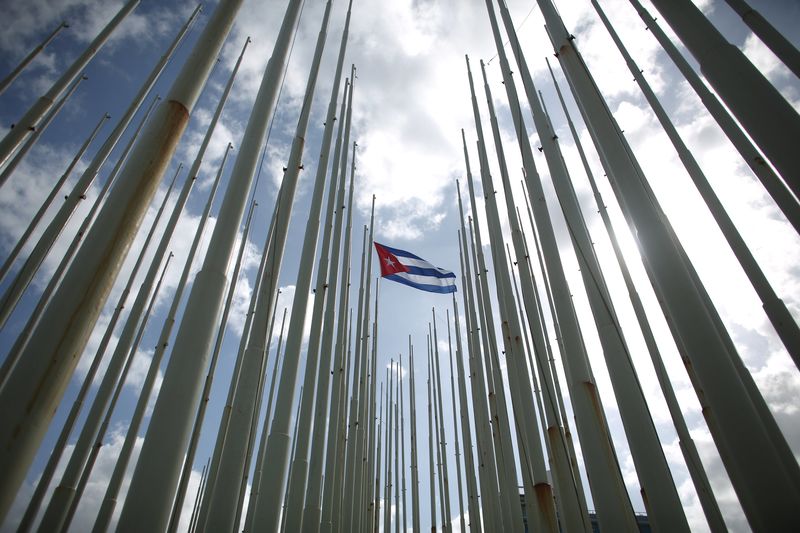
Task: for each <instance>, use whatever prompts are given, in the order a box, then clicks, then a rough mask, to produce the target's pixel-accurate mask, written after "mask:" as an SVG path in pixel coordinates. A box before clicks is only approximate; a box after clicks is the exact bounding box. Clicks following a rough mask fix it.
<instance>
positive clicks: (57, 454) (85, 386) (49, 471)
mask: <svg viewBox="0 0 800 533" xmlns="http://www.w3.org/2000/svg"><path fill="white" fill-rule="evenodd" d="M176 177H177V174H176ZM170 191H171V189H170ZM169 196H170V194H169V193H167V194H165V195H164V199H163V201H162V203H161V206H160V207H159V209H158V212H157V213H156V216H155V218H154V219H153V223H152V225H151V226H150V231H149V232H148V234H147V236H146V237H145V240H144V243H143V244H142V249H141V250H140V252H139V255H138V257H137V258H136V261H135V263H134V264H133V267H132V268H131V272H130V275H129V276H128V281H127V283H126V284H125V287H124V288H123V289H122V292H121V293H120V297H119V300H118V301H117V305H116V307H115V308H114V311H113V313H112V315H111V318H110V320H109V322H108V325H107V326H106V331H105V333H104V334H103V337H102V339H101V340H100V344H99V345H98V348H97V351H96V352H95V356H94V358H93V359H92V363H91V364H90V365H89V369H88V370H87V371H86V376H84V378H83V383H82V384H81V388H80V390H79V391H78V394H77V395H76V397H75V399H74V400H73V404H72V407H71V408H70V411H69V413H68V414H67V417H66V419H65V420H64V424H63V426H62V428H61V433H59V436H58V439H57V440H56V443H55V445H54V446H53V449H52V451H51V452H50V457H49V458H48V460H47V464H46V465H45V467H44V469H43V470H42V473H41V474H40V476H39V481H38V482H37V484H36V490H35V491H34V493H33V496H31V499H30V500H29V502H28V506H27V508H26V509H25V514H24V515H23V517H22V520H21V522H20V524H19V526H18V528H17V531H18V532H20V533H23V532H25V531H28V530H30V529H31V528H32V526H33V521H34V520H35V519H36V515H37V513H38V512H39V507H40V506H41V504H42V501H43V500H44V496H45V494H46V492H47V489H48V487H49V485H50V482H51V481H52V479H53V475H54V474H55V470H56V467H57V466H58V463H59V461H60V460H61V456H62V454H63V453H64V450H65V449H66V446H67V440H68V439H69V436H70V434H71V433H72V429H73V427H74V425H75V421H76V420H77V418H78V415H80V411H81V408H82V407H83V401H84V399H85V398H86V395H87V394H88V393H89V389H90V387H91V385H92V383H93V382H94V377H95V374H96V373H97V370H98V369H99V368H100V364H101V363H102V361H103V355H105V351H106V347H107V346H108V343H109V342H110V340H111V337H112V335H113V333H114V329H115V326H116V325H117V321H118V320H119V317H120V316H121V314H122V311H123V309H124V308H125V303H126V301H127V299H128V295H129V294H130V291H131V289H132V288H133V283H134V281H135V280H136V275H137V274H138V273H139V268H141V266H142V263H143V261H144V258H145V255H146V253H147V250H148V248H149V244H150V241H151V240H152V238H153V236H154V235H155V232H156V229H157V227H158V223H159V222H160V220H161V215H162V214H163V212H164V207H165V206H166V204H167V200H168V199H169Z"/></svg>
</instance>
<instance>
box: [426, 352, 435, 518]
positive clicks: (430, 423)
mask: <svg viewBox="0 0 800 533" xmlns="http://www.w3.org/2000/svg"><path fill="white" fill-rule="evenodd" d="M426 344H427V349H428V357H427V361H428V381H427V384H428V472H429V474H430V483H429V484H428V487H429V488H430V493H431V531H432V532H433V533H435V532H436V480H435V478H434V472H435V470H434V468H435V467H434V464H433V449H434V444H433V443H434V436H433V413H432V412H431V357H430V354H431V345H430V337H427V342H426Z"/></svg>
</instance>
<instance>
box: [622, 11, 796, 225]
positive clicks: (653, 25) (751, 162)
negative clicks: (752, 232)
mask: <svg viewBox="0 0 800 533" xmlns="http://www.w3.org/2000/svg"><path fill="white" fill-rule="evenodd" d="M630 2H631V5H633V8H634V9H635V10H636V12H637V13H639V17H641V19H642V21H643V22H644V23H645V27H646V28H647V29H648V30H649V31H650V32H651V33H652V34H653V37H655V38H656V40H657V41H658V43H659V44H660V45H661V47H662V48H663V49H664V51H665V52H666V53H667V55H668V56H669V58H670V59H671V60H672V62H673V63H675V66H676V67H678V70H679V71H680V72H681V74H683V76H684V78H686V81H687V82H688V83H689V85H690V86H691V87H692V89H694V91H695V93H697V96H698V97H699V98H700V100H701V101H702V102H703V105H705V106H706V109H707V110H708V112H709V114H711V116H712V117H713V118H714V120H716V121H717V124H719V127H720V128H721V129H722V131H723V132H724V133H725V135H726V136H727V137H728V140H729V141H731V144H733V146H734V147H735V148H736V150H737V151H738V152H739V154H740V155H741V156H742V159H743V160H744V162H745V163H747V166H749V167H750V170H751V171H752V172H753V174H754V175H755V176H756V177H757V178H758V179H759V180H760V181H761V184H762V185H763V186H764V188H765V189H766V190H767V192H768V193H769V194H770V196H772V199H773V200H775V203H776V204H777V205H778V207H779V208H780V209H781V211H783V214H784V216H786V218H787V219H788V220H789V222H790V223H791V224H792V226H793V227H794V229H795V231H797V232H800V205H798V197H797V195H796V194H792V192H791V191H790V190H789V188H788V187H787V186H786V183H784V182H783V180H782V179H781V178H780V177H779V176H778V175H777V174H776V173H775V172H774V171H773V170H772V167H770V166H769V165H768V164H766V162H765V161H764V156H763V155H762V154H761V152H759V150H758V149H757V148H756V147H755V145H754V144H753V142H752V141H751V140H750V138H749V137H748V136H747V135H745V133H744V132H743V131H742V129H741V128H740V127H739V124H738V123H737V122H736V121H735V120H734V119H733V117H732V116H731V115H730V114H729V112H728V110H727V109H726V108H725V106H723V105H722V103H721V102H720V101H719V99H718V98H717V96H716V95H715V94H714V93H712V92H711V89H709V88H708V86H707V85H706V84H705V82H704V81H703V80H702V79H701V78H700V76H699V75H698V74H697V72H695V70H694V68H693V67H692V66H691V65H690V64H689V61H688V60H687V59H686V58H685V57H683V54H682V53H681V52H680V51H679V50H678V47H677V46H675V44H673V43H672V41H671V40H670V38H669V37H667V34H666V33H664V30H662V29H661V26H660V25H659V24H658V23H657V22H656V20H655V19H654V18H653V17H652V16H651V15H650V13H649V12H648V11H647V10H646V9H645V8H644V7H642V5H641V4H640V3H639V2H638V0H630Z"/></svg>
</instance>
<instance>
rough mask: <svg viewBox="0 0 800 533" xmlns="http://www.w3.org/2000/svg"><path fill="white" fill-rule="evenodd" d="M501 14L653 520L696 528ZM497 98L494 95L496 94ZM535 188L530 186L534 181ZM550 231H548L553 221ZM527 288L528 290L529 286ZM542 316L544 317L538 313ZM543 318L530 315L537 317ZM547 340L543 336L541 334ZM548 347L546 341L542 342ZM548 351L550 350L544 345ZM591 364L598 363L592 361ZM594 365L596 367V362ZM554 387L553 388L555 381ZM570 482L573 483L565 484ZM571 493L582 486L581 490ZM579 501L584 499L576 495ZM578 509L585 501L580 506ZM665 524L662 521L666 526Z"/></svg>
mask: <svg viewBox="0 0 800 533" xmlns="http://www.w3.org/2000/svg"><path fill="white" fill-rule="evenodd" d="M500 4H501V9H500V11H501V15H502V16H503V20H504V22H505V26H506V30H507V33H508V34H509V38H510V39H511V42H512V48H513V50H514V55H515V57H516V61H517V64H518V65H519V67H520V70H521V72H522V81H523V85H524V87H525V92H526V94H527V96H528V101H529V103H530V106H531V111H532V114H533V120H534V123H535V126H536V130H537V131H538V132H539V135H540V137H541V143H542V149H543V151H544V154H545V158H546V160H547V166H548V168H549V170H550V175H551V178H552V181H553V185H554V188H555V191H556V195H557V198H558V200H559V204H560V207H561V210H562V212H563V213H564V216H565V220H566V222H567V227H568V230H569V234H570V238H571V241H572V244H573V247H574V249H575V252H576V256H577V259H578V263H579V265H580V272H581V276H582V278H583V284H584V287H585V289H586V293H587V296H588V298H589V305H590V307H591V309H592V315H593V318H594V321H595V325H596V326H597V331H598V335H599V337H600V344H601V346H602V348H603V355H604V358H605V361H606V365H607V366H608V370H609V376H610V378H611V384H612V386H613V388H614V394H615V396H616V399H617V404H618V406H619V409H620V414H621V418H622V423H623V427H624V428H625V434H626V436H627V441H628V443H629V446H630V450H631V455H632V457H633V461H634V465H635V467H636V472H637V474H638V478H639V481H640V486H641V490H642V497H643V500H644V502H645V503H646V505H647V508H648V512H649V515H650V520H651V522H653V523H655V524H656V525H657V527H661V528H664V529H668V530H671V531H688V530H689V524H688V521H687V520H686V516H685V514H684V512H683V507H682V505H681V501H680V497H679V496H678V491H677V489H676V487H675V483H674V480H673V479H672V474H671V472H670V470H669V465H668V464H667V459H666V457H665V455H664V452H663V450H662V448H661V443H660V442H659V438H658V433H657V432H656V428H655V424H654V423H653V420H652V417H651V415H650V410H649V407H648V405H647V400H646V399H645V396H644V391H642V389H641V385H640V383H639V379H638V376H637V374H636V369H635V367H634V365H633V360H632V355H631V353H630V350H629V349H628V346H627V342H626V339H625V336H624V333H623V332H622V328H621V324H620V322H619V319H618V318H617V316H616V312H615V310H614V305H613V301H612V300H611V295H610V293H609V291H608V288H607V285H606V282H605V278H604V275H603V271H602V268H601V266H600V263H599V261H598V259H597V256H596V255H595V253H594V244H593V241H592V238H591V235H590V234H589V231H588V229H587V226H586V222H585V220H584V219H583V215H582V212H581V209H580V205H579V203H578V198H577V195H576V193H575V190H574V188H573V186H572V183H571V181H570V177H569V173H568V171H567V168H566V164H565V163H564V158H563V156H562V154H561V149H560V147H559V144H558V141H557V136H556V135H555V134H554V133H553V132H552V131H550V130H549V128H548V125H547V119H546V118H545V116H544V111H543V110H542V107H541V103H540V101H539V99H538V95H537V93H536V89H535V86H534V84H533V78H532V76H531V75H530V71H529V70H528V65H527V62H526V61H525V58H524V56H523V54H522V50H521V48H520V46H519V42H518V40H517V39H516V32H515V30H514V28H513V24H512V22H511V17H510V15H509V13H508V10H507V9H503V7H504V6H503V3H502V0H501V1H500ZM487 6H488V7H489V18H490V21H491V23H492V30H493V33H494V36H495V43H496V45H497V48H498V54H499V57H500V64H501V70H502V71H503V80H504V86H505V89H506V93H507V95H508V98H509V102H510V105H511V108H512V115H513V119H514V124H515V126H516V129H517V137H518V141H519V146H520V150H521V151H522V155H523V163H524V166H525V171H526V172H525V177H526V180H527V182H528V183H529V184H531V185H532V186H533V192H534V194H535V195H536V196H537V197H538V198H543V197H544V191H543V188H542V182H541V178H540V177H539V175H538V173H537V172H536V168H535V166H534V165H535V164H534V162H533V157H532V153H531V147H530V142H529V140H528V135H527V132H526V129H525V121H524V118H523V117H522V116H521V115H522V113H521V107H520V104H519V97H518V95H517V91H516V86H515V83H514V80H513V79H512V78H511V68H510V65H509V63H508V59H507V57H506V54H505V50H504V49H503V47H502V41H501V39H500V32H499V28H498V26H497V20H496V18H495V16H494V10H493V9H491V0H487ZM490 103H491V102H490ZM504 185H505V186H506V198H507V200H508V199H509V198H510V194H511V191H510V183H504ZM529 190H530V189H529ZM542 203H543V205H544V209H538V210H536V213H534V215H535V216H536V215H538V217H537V220H538V227H540V228H546V223H545V224H542V220H543V219H545V218H546V217H547V208H546V203H545V202H542ZM511 207H512V206H511V205H510V203H509V211H508V215H509V218H513V223H514V224H515V225H518V222H517V218H516V217H515V216H514V210H513V208H511ZM545 231H547V230H546V229H545ZM521 245H522V243H521V242H520V241H519V240H518V241H517V242H516V243H515V248H516V249H517V261H518V262H519V263H520V264H524V263H522V262H521V261H526V262H527V261H529V257H528V256H527V254H525V250H524V246H521ZM520 278H521V280H522V283H523V291H525V292H527V293H528V299H527V302H526V307H530V308H531V309H536V307H535V297H534V295H533V291H532V290H528V291H526V287H525V286H526V285H529V288H532V283H531V282H530V280H529V279H528V270H527V269H522V270H521V271H520ZM523 294H524V293H523ZM537 321H538V320H537ZM537 321H533V320H532V321H530V322H531V325H532V326H533V325H535V323H536V322H537ZM538 332H539V331H538V329H537V330H534V339H536V337H537V336H538V335H537V333H538ZM539 339H540V340H541V337H539ZM540 346H541V347H542V348H543V342H541V343H540ZM542 353H544V351H543V350H542ZM590 369H591V367H590ZM590 372H591V370H590ZM550 390H552V389H550ZM564 490H568V489H566V488H565V489H564ZM571 494H573V495H574V494H575V492H574V491H572V492H571ZM573 502H574V503H575V504H577V500H573ZM574 510H575V511H577V508H575V509H574ZM658 524H660V526H658Z"/></svg>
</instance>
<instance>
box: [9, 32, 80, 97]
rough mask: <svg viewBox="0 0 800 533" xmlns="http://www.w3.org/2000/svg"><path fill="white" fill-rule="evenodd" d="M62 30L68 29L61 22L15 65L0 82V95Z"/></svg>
mask: <svg viewBox="0 0 800 533" xmlns="http://www.w3.org/2000/svg"><path fill="white" fill-rule="evenodd" d="M64 28H69V24H67V21H63V22H61V24H59V25H58V27H57V28H56V29H55V30H53V31H52V32H51V33H50V35H48V36H47V37H45V39H44V41H42V42H41V43H39V44H38V45H36V47H35V48H34V49H33V50H31V51H30V53H28V55H26V56H25V58H24V59H23V60H22V61H20V62H19V65H17V66H16V67H15V68H14V70H12V71H11V72H10V73H9V74H8V75H7V76H6V77H5V78H3V80H2V81H0V94H3V93H4V92H5V90H6V89H8V87H9V85H11V83H12V82H13V81H14V80H15V79H17V76H19V75H20V73H22V71H23V70H25V67H27V66H28V65H29V64H30V62H31V61H33V60H34V59H35V58H36V56H38V55H39V53H40V52H41V51H42V50H44V49H45V47H46V46H47V45H48V44H50V43H51V42H52V41H53V39H55V38H56V35H58V33H59V32H60V31H61V30H63V29H64Z"/></svg>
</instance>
